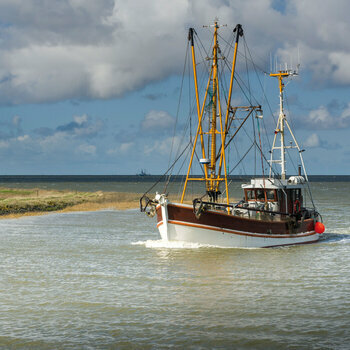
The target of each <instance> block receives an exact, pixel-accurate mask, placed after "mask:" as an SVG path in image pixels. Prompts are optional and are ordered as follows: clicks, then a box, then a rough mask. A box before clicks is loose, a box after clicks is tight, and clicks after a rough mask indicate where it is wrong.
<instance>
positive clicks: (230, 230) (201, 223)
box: [157, 203, 320, 248]
mask: <svg viewBox="0 0 350 350" xmlns="http://www.w3.org/2000/svg"><path fill="white" fill-rule="evenodd" d="M157 221H158V223H157V227H158V229H159V232H160V235H161V237H162V239H163V240H168V241H184V242H193V243H199V244H208V245H214V246H220V247H232V248H262V247H275V246H285V245H293V244H306V243H313V242H316V241H318V239H319V236H320V235H319V234H318V233H316V232H315V230H314V221H313V219H308V220H304V221H303V222H302V223H301V222H300V223H298V225H297V226H293V227H292V226H291V225H290V223H288V222H287V221H286V220H285V221H283V220H278V221H264V220H256V219H249V218H244V217H238V216H233V215H229V214H226V213H223V212H219V211H214V210H208V211H207V212H205V213H203V214H202V216H201V217H200V218H199V219H197V218H196V217H195V215H194V213H193V208H192V206H188V205H182V204H175V203H164V204H162V205H158V207H157Z"/></svg>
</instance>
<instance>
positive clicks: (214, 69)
mask: <svg viewBox="0 0 350 350" xmlns="http://www.w3.org/2000/svg"><path fill="white" fill-rule="evenodd" d="M213 27H214V45H213V51H212V65H211V71H210V74H209V79H208V84H207V87H206V91H205V96H204V100H203V104H202V108H201V109H200V102H199V93H198V85H197V70H196V60H195V51H194V44H193V35H194V29H193V28H190V30H189V40H190V42H191V50H192V65H193V77H194V84H195V93H196V104H197V114H198V127H197V132H196V136H195V138H194V143H193V149H192V154H191V159H190V163H189V166H188V170H187V176H186V180H185V185H184V188H183V192H182V196H181V203H183V201H184V198H185V193H186V188H187V183H188V181H189V180H192V181H194V180H199V181H205V182H206V189H207V194H208V195H209V198H210V199H211V200H212V201H213V202H216V201H217V199H218V195H219V184H220V182H221V181H225V190H226V200H227V204H229V194H228V184H227V170H226V159H225V139H226V135H227V130H226V128H227V124H228V115H229V111H230V100H231V91H232V85H233V80H234V71H235V65H236V56H237V45H238V39H236V44H235V49H234V57H233V62H232V71H231V81H230V88H229V100H228V102H227V103H228V105H227V109H226V115H225V126H223V122H222V112H221V103H220V93H219V79H218V52H219V45H218V28H219V27H220V26H219V24H218V22H217V21H215V22H214V25H213ZM236 30H238V32H237V37H238V36H242V35H243V30H242V28H241V25H237V27H236V28H235V30H234V31H236ZM210 85H211V87H212V101H211V104H212V106H211V116H210V117H209V130H208V132H203V130H202V119H203V113H204V109H205V102H206V99H207V96H208V94H209V89H210ZM217 118H219V125H220V131H218V130H217ZM204 134H207V135H208V137H209V139H208V141H209V149H208V157H206V152H205V145H204V139H203V135H204ZM217 135H220V140H221V146H220V150H219V153H220V165H219V169H218V172H216V170H217V169H216V162H217V156H216V151H217ZM198 136H200V141H201V148H202V157H203V159H202V160H203V163H202V164H203V166H204V178H198V177H195V178H193V177H192V178H191V177H190V171H191V167H192V163H193V158H194V154H195V147H196V144H197V140H198ZM222 163H223V165H224V169H225V171H224V178H222V177H221V167H222ZM209 171H210V173H209V174H208V172H209Z"/></svg>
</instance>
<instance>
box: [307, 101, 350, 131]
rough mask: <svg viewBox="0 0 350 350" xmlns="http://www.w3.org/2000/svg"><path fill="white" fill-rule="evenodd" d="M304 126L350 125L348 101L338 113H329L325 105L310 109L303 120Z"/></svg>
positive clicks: (349, 105) (346, 126)
mask: <svg viewBox="0 0 350 350" xmlns="http://www.w3.org/2000/svg"><path fill="white" fill-rule="evenodd" d="M303 124H304V127H305V126H308V127H309V128H311V129H318V130H320V129H343V128H348V127H349V126H350V103H348V105H347V107H346V108H344V109H343V111H342V112H341V113H340V115H335V114H333V113H331V112H330V111H329V110H328V108H327V107H325V106H320V107H319V108H317V109H314V110H312V111H310V113H309V115H308V116H307V118H306V119H304V120H303Z"/></svg>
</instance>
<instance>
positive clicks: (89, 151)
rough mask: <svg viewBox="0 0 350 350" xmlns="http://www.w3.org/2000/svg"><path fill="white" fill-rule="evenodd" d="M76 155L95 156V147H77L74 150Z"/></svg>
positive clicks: (85, 145)
mask: <svg viewBox="0 0 350 350" xmlns="http://www.w3.org/2000/svg"><path fill="white" fill-rule="evenodd" d="M76 153H77V154H88V155H95V154H96V146H95V145H88V144H83V145H79V146H78V147H77V148H76Z"/></svg>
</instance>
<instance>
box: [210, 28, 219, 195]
mask: <svg viewBox="0 0 350 350" xmlns="http://www.w3.org/2000/svg"><path fill="white" fill-rule="evenodd" d="M218 28H219V27H218V22H216V21H215V23H214V46H213V90H212V91H213V96H212V116H211V130H210V136H211V147H210V186H209V189H210V191H212V192H214V191H215V189H216V186H215V185H216V184H215V178H216V134H217V132H218V131H217V130H216V118H217V100H218V99H217V87H218Z"/></svg>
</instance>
